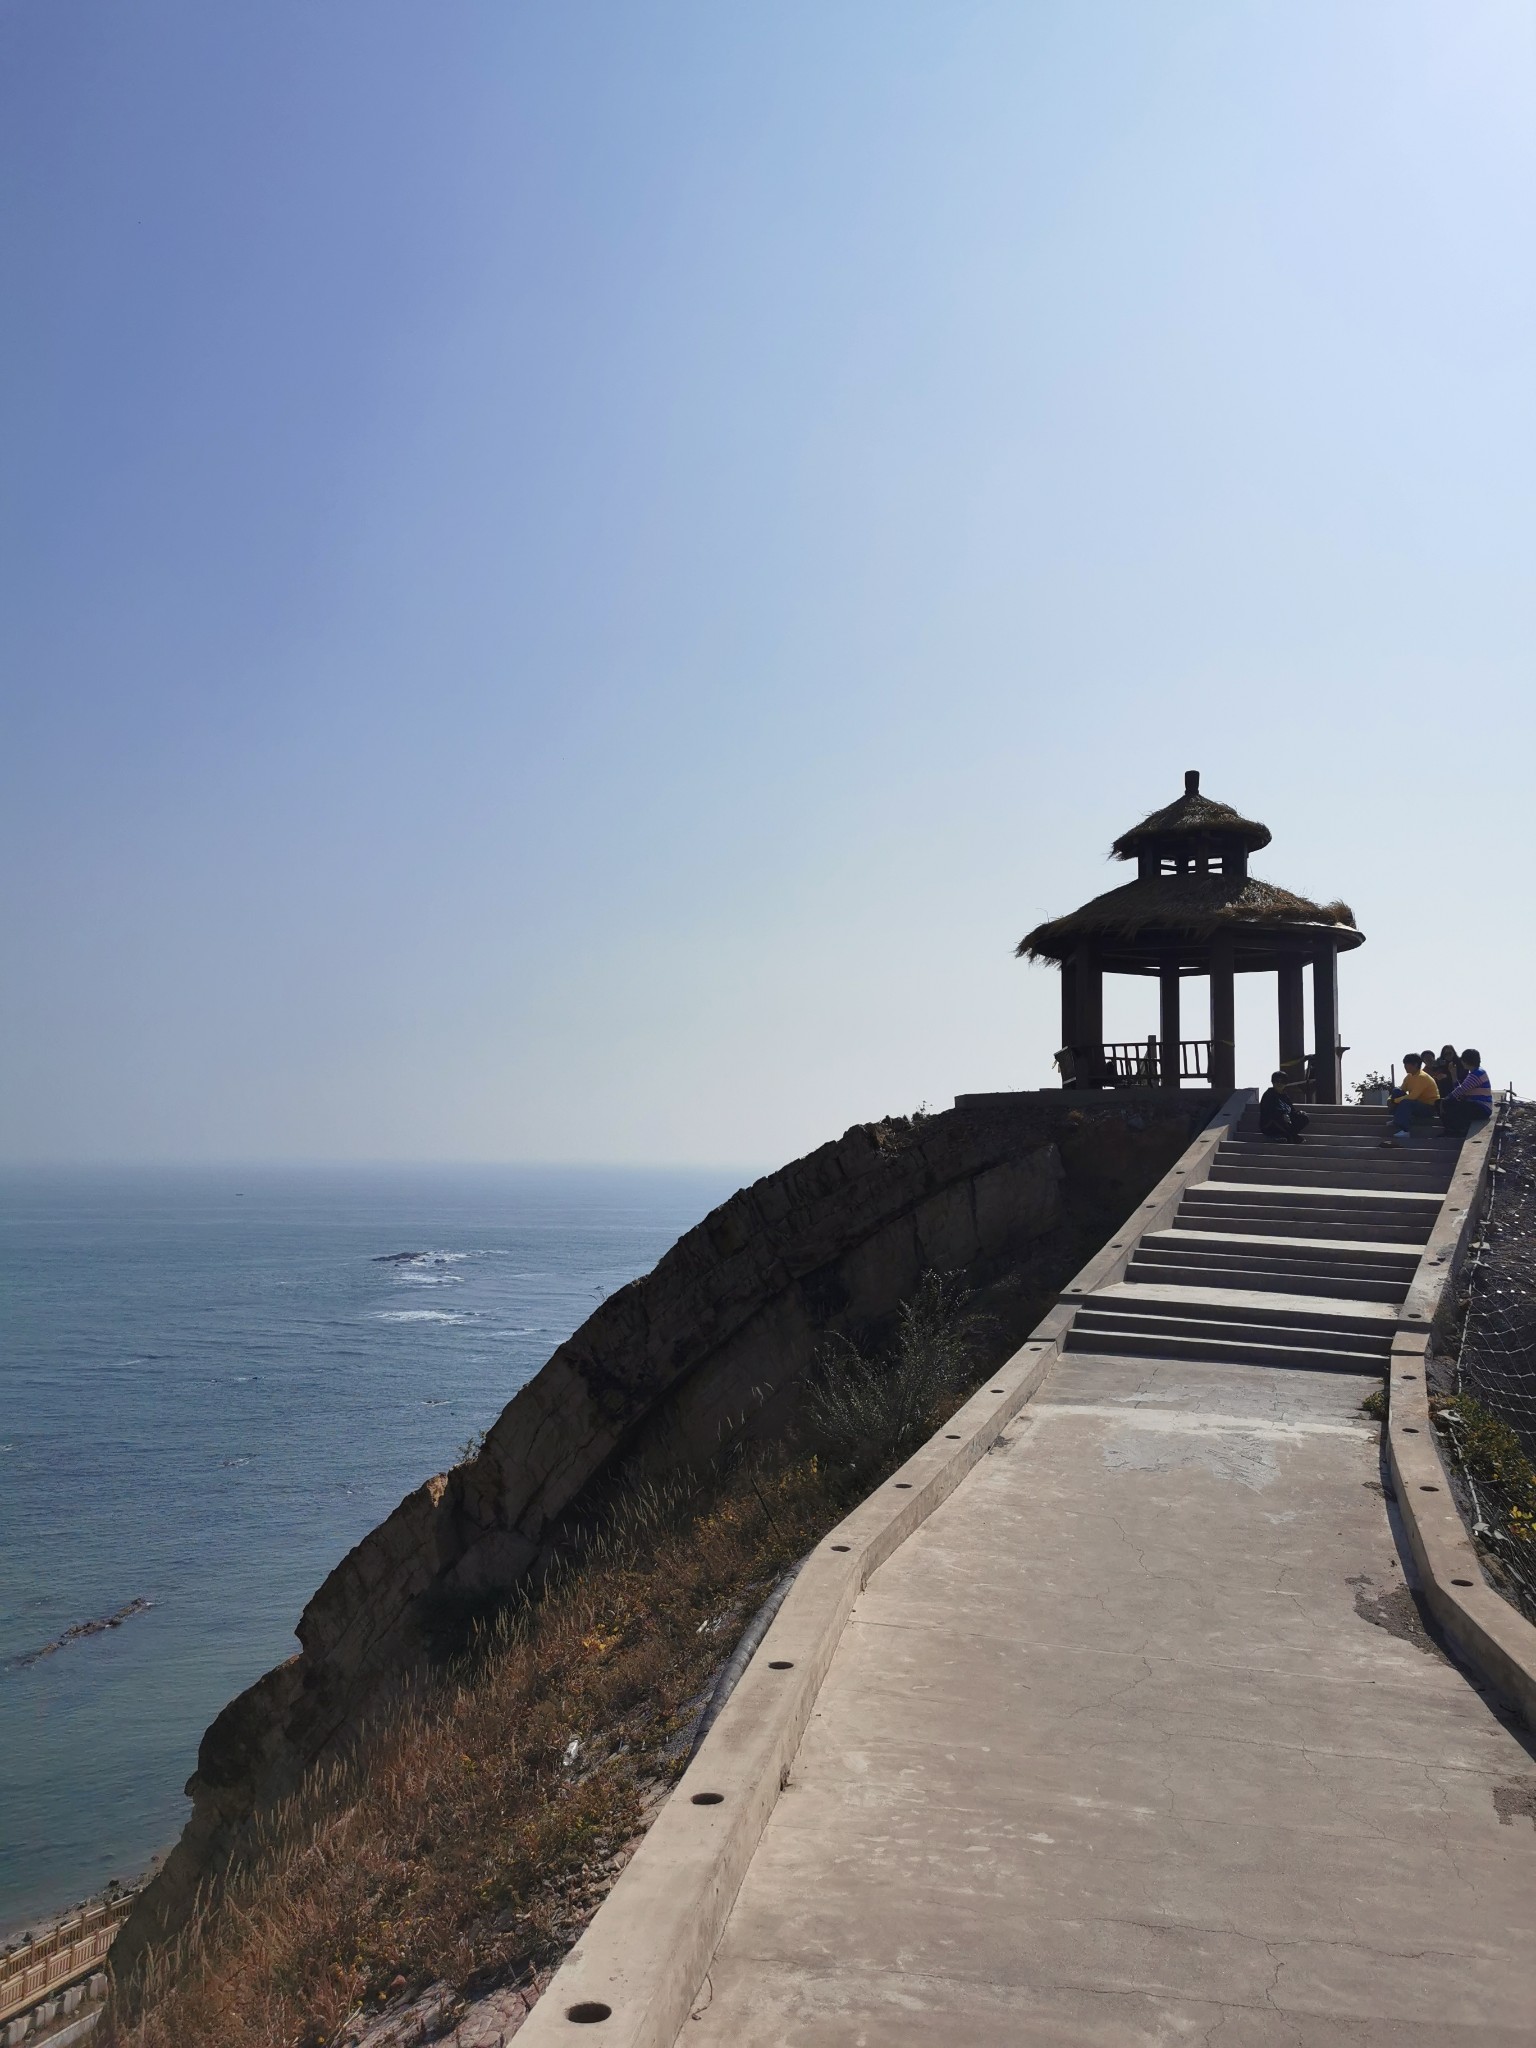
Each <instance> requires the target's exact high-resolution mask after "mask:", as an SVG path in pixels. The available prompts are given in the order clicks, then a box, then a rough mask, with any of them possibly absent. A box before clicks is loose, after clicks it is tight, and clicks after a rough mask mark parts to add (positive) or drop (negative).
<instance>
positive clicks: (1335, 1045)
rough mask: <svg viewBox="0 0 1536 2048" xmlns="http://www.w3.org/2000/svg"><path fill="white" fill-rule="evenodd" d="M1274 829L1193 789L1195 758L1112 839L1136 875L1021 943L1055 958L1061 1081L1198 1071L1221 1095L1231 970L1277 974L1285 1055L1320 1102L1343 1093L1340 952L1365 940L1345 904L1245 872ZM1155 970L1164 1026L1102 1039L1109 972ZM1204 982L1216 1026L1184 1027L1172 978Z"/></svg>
mask: <svg viewBox="0 0 1536 2048" xmlns="http://www.w3.org/2000/svg"><path fill="white" fill-rule="evenodd" d="M1269 838H1270V835H1269V828H1268V826H1266V825H1261V824H1259V823H1258V822H1257V820H1256V819H1253V818H1244V817H1242V816H1240V815H1239V813H1238V812H1236V811H1234V810H1233V809H1232V808H1231V806H1230V805H1229V804H1221V803H1217V802H1215V801H1214V800H1213V799H1212V798H1211V797H1208V796H1202V795H1201V793H1200V775H1199V771H1198V770H1197V769H1193V768H1191V769H1190V770H1189V771H1188V773H1187V774H1186V775H1185V777H1184V794H1183V796H1181V797H1180V798H1179V799H1178V801H1177V802H1176V803H1171V804H1168V805H1167V806H1166V807H1165V808H1164V809H1163V810H1160V811H1154V812H1153V813H1152V815H1151V816H1150V817H1148V818H1144V819H1143V820H1142V822H1141V823H1140V824H1139V825H1136V826H1133V827H1132V829H1131V830H1130V831H1129V832H1122V833H1121V835H1120V837H1119V838H1118V839H1117V840H1116V841H1115V843H1114V847H1113V848H1112V851H1113V854H1114V857H1115V858H1116V859H1117V860H1125V861H1129V860H1134V861H1135V862H1136V863H1137V876H1136V880H1135V881H1134V882H1127V883H1125V884H1124V885H1123V887H1121V888H1119V889H1111V890H1109V891H1108V892H1107V893H1106V894H1105V895H1103V896H1096V897H1094V899H1093V901H1092V902H1091V903H1085V904H1084V905H1083V907H1082V908H1081V909H1080V910H1074V911H1072V912H1071V914H1070V915H1069V916H1066V917H1057V918H1052V919H1051V920H1050V922H1049V923H1047V924H1042V925H1038V926H1036V928H1035V930H1034V931H1032V932H1030V933H1029V935H1028V936H1027V937H1026V938H1024V939H1022V940H1021V941H1020V943H1019V948H1018V951H1019V956H1020V957H1021V958H1022V959H1026V960H1054V961H1057V962H1058V963H1059V964H1060V967H1061V1016H1062V1031H1061V1036H1062V1049H1061V1051H1060V1052H1059V1053H1058V1054H1057V1055H1056V1062H1057V1065H1058V1066H1059V1067H1060V1069H1061V1075H1062V1081H1063V1083H1064V1085H1065V1086H1067V1087H1068V1088H1105V1087H1114V1086H1116V1085H1123V1084H1125V1083H1128V1082H1131V1083H1140V1084H1142V1085H1144V1086H1145V1085H1152V1086H1161V1087H1165V1088H1177V1087H1178V1086H1179V1085H1180V1082H1181V1081H1184V1080H1193V1081H1199V1082H1203V1083H1204V1084H1205V1085H1206V1086H1208V1087H1211V1088H1214V1089H1216V1090H1218V1091H1219V1092H1220V1093H1222V1094H1230V1093H1231V1091H1232V1089H1233V1088H1234V1087H1235V1086H1236V1085H1237V1083H1236V1046H1235V1043H1234V1023H1233V1018H1234V1008H1235V1005H1234V991H1233V976H1234V975H1237V974H1256V973H1269V972H1273V973H1274V974H1275V976H1276V978H1277V981H1278V985H1279V1005H1280V1064H1281V1065H1282V1066H1283V1067H1284V1068H1285V1069H1286V1071H1287V1072H1288V1073H1292V1074H1294V1075H1295V1077H1296V1080H1297V1082H1298V1083H1299V1084H1301V1085H1302V1089H1303V1091H1304V1092H1305V1093H1308V1094H1310V1095H1311V1097H1312V1099H1313V1100H1314V1101H1317V1102H1337V1101H1338V1100H1339V1096H1340V1072H1339V1058H1340V1054H1341V1053H1342V1051H1343V1050H1344V1048H1343V1047H1342V1046H1341V1045H1340V1044H1339V1030H1338V956H1339V955H1340V953H1347V952H1350V951H1351V950H1352V949H1353V948H1354V947H1356V946H1359V945H1363V944H1364V942H1365V935H1364V933H1363V932H1359V931H1357V930H1356V929H1355V918H1354V912H1353V911H1352V910H1351V909H1350V907H1349V905H1348V904H1347V903H1313V902H1312V901H1311V900H1310V899H1309V898H1307V897H1305V896H1298V895H1296V894H1295V893H1294V892H1293V891H1292V890H1290V889H1282V888H1280V887H1278V886H1277V885H1276V884H1275V883H1273V882H1261V881H1260V880H1259V879H1258V877H1257V876H1256V875H1250V874H1249V872H1248V856H1249V854H1250V853H1254V852H1257V851H1258V849H1259V848H1260V847H1263V846H1267V845H1268V844H1269ZM1308 965H1310V966H1311V968H1312V1011H1313V1028H1314V1034H1315V1039H1314V1042H1315V1048H1316V1049H1315V1050H1314V1051H1313V1052H1312V1053H1311V1054H1310V1055H1309V1054H1308V1053H1307V1052H1306V1050H1305V1032H1306V1009H1305V998H1304V991H1303V983H1302V974H1303V970H1304V968H1306V967H1307V966H1308ZM1106 974H1145V975H1154V974H1155V975H1156V976H1157V978H1158V987H1159V995H1160V1004H1159V1009H1160V1028H1159V1030H1158V1032H1157V1033H1156V1035H1155V1036H1148V1037H1147V1038H1146V1039H1145V1040H1134V1039H1133V1040H1131V1041H1129V1042H1127V1043H1123V1044H1122V1043H1119V1042H1116V1043H1113V1044H1106V1043H1105V1042H1104V976H1105V975H1106ZM1194 974H1204V975H1208V976H1209V977H1210V983H1211V1036H1210V1038H1209V1039H1207V1040H1201V1039H1181V1038H1180V1035H1179V984H1180V982H1181V980H1182V979H1183V978H1184V977H1185V976H1188V975H1194Z"/></svg>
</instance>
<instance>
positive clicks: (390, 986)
mask: <svg viewBox="0 0 1536 2048" xmlns="http://www.w3.org/2000/svg"><path fill="white" fill-rule="evenodd" d="M1533 116H1536V11H1533V9H1532V8H1531V7H1530V6H1529V5H1521V6H1515V5H1505V4H1497V0H1471V4H1467V5H1463V6H1458V7H1455V8H1452V7H1449V6H1446V5H1443V4H1442V5H1434V6H1422V5H1414V4H1407V5H1403V4H1392V5H1386V4H1379V5H1378V4H1367V0H1358V4H1353V0H1352V4H1348V5H1343V6H1341V5H1339V4H1337V0H1328V4H1307V0H1302V4H1287V5H1279V4H1264V5H1257V4H1245V0H1213V4H1204V0H1183V4H1179V5H1174V6H1169V7H1158V8H1151V7H1147V6H1145V5H1142V4H1139V0H1135V4H1130V0H1126V4H1114V0H1100V4H1093V0H1072V4H1066V0H1062V4H1055V5H1028V4H1023V0H1014V4H1011V5H982V4H969V0H930V4H923V5H916V4H902V0H880V4H861V0H834V4H831V5H829V4H827V0H816V4H809V0H807V4H795V0H781V4H774V5H760V6H737V7H722V6H720V5H718V4H704V0H700V4H694V5H659V4H645V0H635V4H626V5H623V6H620V5H617V4H607V5H592V4H582V0H559V4H558V5H557V4H553V0H549V4H542V5H532V4H512V0H497V4H495V5H489V4H485V5H476V4H468V0H464V4H457V0H435V4H431V5H429V4H427V0H417V4H414V5H402V4H395V0H367V4H366V5H365V4H362V0H327V4H325V5H324V6H316V5H315V4H313V0H304V4H285V0H267V4H264V5H262V6H261V7H245V8H235V7H208V6H206V5H203V4H197V5H194V4H191V0H136V4H135V5H134V6H132V7H123V6H120V5H117V4H108V0H48V4H43V0H27V4H16V0H4V4H0V252H3V261H4V273H5V275H6V277H7V280H8V289H7V291H6V293H5V296H4V306H3V309H0V322H3V325H0V347H3V350H4V376H3V378H0V412H3V420H0V431H3V448H4V461H3V475H0V688H3V692H4V703H3V728H0V730H3V737H4V744H3V747H0V859H3V863H4V874H5V877H6V889H5V898H6V901H5V911H4V919H5V922H4V931H3V934H0V943H3V945H4V949H5V958H6V962H7V972H6V974H5V976H4V989H3V992H0V1033H3V1038H4V1043H5V1046H6V1052H5V1057H4V1061H3V1065H0V1144H3V1146H4V1149H5V1152H6V1155H7V1156H9V1157H11V1158H15V1159H21V1160H71V1159H82V1160H83V1159H108V1158H111V1159H137V1158H146V1159H147V1158H154V1159H174V1158H189V1159H206V1158H269V1157H270V1158H330V1159H351V1158H382V1159H409V1158H417V1159H470V1158H487V1159H550V1160H554V1159H573V1160H583V1159H602V1160H649V1161H665V1160H678V1161H684V1160H686V1161H711V1162H714V1161H722V1162H731V1163H735V1162H742V1163H759V1164H771V1163H773V1162H775V1161H777V1160H779V1159H781V1158H784V1157H787V1156H790V1155H792V1154H794V1153H796V1152H799V1151H802V1150H805V1149H807V1148H808V1147H809V1146H811V1145H813V1144H815V1143H816V1142H818V1141H819V1140H821V1139H822V1138H824V1137H826V1136H829V1135H832V1134H835V1133H836V1132H838V1131H840V1130H841V1129H843V1128H844V1127H845V1126H846V1125H847V1124H849V1123H851V1122H853V1121H855V1120H856V1119H859V1118H863V1117H867V1116H873V1115H879V1114H881V1113H883V1112H887V1111H895V1110H905V1109H909V1108H911V1107H913V1106H914V1105H916V1104H917V1103H918V1102H920V1101H927V1102H929V1103H931V1104H941V1103H944V1102H947V1101H948V1100H949V1099H950V1098H951V1097H952V1096H953V1095H954V1094H955V1093H956V1092H957V1091H958V1090H969V1089H977V1088H996V1087H1021V1086H1038V1085H1042V1084H1044V1083H1046V1082H1047V1081H1048V1080H1049V1079H1050V1078H1051V1070H1050V1054H1051V1052H1052V1050H1053V1049H1054V1046H1055V1044H1056V1039H1057V1023H1056V1004H1057V992H1056V986H1055V976H1054V974H1052V973H1050V972H1049V971H1048V970H1042V969H1038V968H1036V969H1028V968H1026V967H1024V966H1023V965H1022V964H1020V963H1017V962H1015V961H1014V960H1013V959H1012V958H1011V950H1012V947H1013V945H1014V943H1015V942H1016V940H1017V939H1018V937H1019V935H1020V934H1021V933H1022V932H1023V931H1024V930H1026V929H1027V928H1028V927H1029V926H1030V925H1032V924H1033V923H1035V922H1036V921H1037V920H1038V919H1039V918H1040V917H1042V916H1044V915H1046V914H1050V913H1054V912H1058V911H1061V910H1065V909H1068V908H1070V907H1071V906H1072V905H1073V904H1075V903H1077V902H1079V901H1081V900H1083V899H1084V898H1085V897H1087V896H1089V895H1091V894H1094V893H1097V892H1098V891H1099V890H1101V889H1103V888H1106V887H1109V886H1111V885H1112V884H1113V883H1114V882H1115V881H1117V880H1119V879H1122V878H1123V870H1117V869H1107V868H1106V866H1105V864H1104V858H1103V857H1104V853H1105V851H1106V849H1107V846H1108V843H1109V841H1110V839H1111V838H1112V837H1113V836H1114V834H1115V833H1116V832H1118V831H1120V830H1123V829H1124V828H1125V827H1126V826H1127V825H1128V824H1130V823H1131V822H1132V821H1133V820H1134V819H1136V818H1137V817H1139V816H1140V815H1141V814H1142V813H1143V812H1145V811H1146V810H1148V809H1150V808H1152V807H1153V806H1154V805H1156V804H1159V803H1162V802H1166V801H1168V800H1170V799H1171V798H1172V797H1173V796H1174V795H1175V794H1176V793H1177V791H1178V789H1179V788H1180V786H1181V777H1182V771H1183V770H1184V769H1185V768H1186V767H1191V766H1198V767H1199V768H1200V769H1201V770H1202V771H1203V779H1204V783H1205V786H1206V788H1207V789H1208V790H1210V791H1211V792H1212V793H1214V794H1216V795H1218V796H1221V797H1224V798H1226V799H1228V800H1229V801H1232V802H1234V803H1236V804H1237V805H1238V806H1239V807H1240V808H1242V809H1243V810H1245V811H1246V812H1248V813H1250V814H1252V815H1257V816H1259V817H1262V818H1264V819H1266V820H1267V821H1268V823H1269V824H1270V826H1271V827H1272V829H1273V831H1274V835H1275V839H1274V844H1273V846H1272V847H1271V848H1270V849H1269V850H1268V851H1267V852H1266V853H1264V854H1263V855H1261V856H1259V858H1258V860H1257V862H1256V863H1255V865H1256V868H1257V869H1258V871H1259V872H1261V873H1264V874H1266V875H1269V876H1270V877H1272V878H1273V879H1275V880H1278V881H1283V882H1285V883H1287V884H1289V885H1291V886H1293V887H1298V888H1301V889H1304V890H1308V891H1309V892H1313V893H1321V894H1322V895H1324V896H1327V897H1332V896H1335V895H1342V896H1344V897H1346V898H1347V899H1348V900H1349V901H1350V902H1352V903H1353V904H1354V906H1355V909H1356V911H1357V914H1358V916H1359V919H1360V922H1361V924H1362V926H1363V928H1364V929H1365V930H1366V932H1367V933H1368V935H1369V943H1368V944H1367V946H1366V947H1365V948H1364V949H1363V951H1362V952H1360V953H1359V954H1357V955H1355V956H1353V957H1352V958H1351V959H1349V960H1347V961H1346V962H1345V964H1344V967H1343V970H1342V981H1343V1023H1344V1036H1345V1037H1346V1039H1348V1040H1349V1041H1350V1043H1351V1045H1352V1047H1353V1048H1354V1050H1353V1051H1352V1053H1351V1055H1350V1057H1349V1061H1348V1063H1347V1069H1348V1071H1352V1072H1353V1073H1354V1074H1356V1075H1358V1074H1359V1073H1360V1072H1361V1071H1363V1069H1364V1067H1366V1066H1368V1065H1376V1064H1385V1062H1386V1061H1387V1060H1388V1059H1390V1058H1393V1057H1396V1056H1398V1055H1400V1054H1401V1052H1402V1051H1403V1050H1404V1049H1405V1048H1406V1047H1408V1046H1410V1045H1416V1044H1420V1043H1427V1042H1429V1041H1430V1040H1433V1041H1434V1042H1435V1043H1436V1044H1438V1043H1439V1042H1440V1041H1441V1039H1442V1038H1445V1037H1454V1038H1456V1039H1458V1040H1459V1041H1465V1040H1467V1039H1468V1038H1476V1039H1477V1040H1478V1041H1479V1042H1480V1043H1481V1045H1482V1046H1483V1048H1484V1050H1485V1052H1486V1053H1487V1054H1488V1055H1489V1059H1490V1064H1491V1065H1492V1066H1493V1068H1494V1071H1495V1075H1496V1078H1498V1079H1500V1080H1503V1079H1505V1078H1513V1079H1514V1080H1515V1081H1516V1082H1517V1084H1521V1085H1523V1086H1525V1087H1529V1088H1536V1059H1533V1057H1532V1053H1533V1049H1536V1048H1533V1027H1532V1023H1531V1018H1532V1014H1533V1007H1536V1001H1533V999H1536V987H1533V974H1532V968H1531V948H1530V930H1531V922H1532V920H1531V913H1530V909H1529V895H1530V883H1531V868H1532V839H1533V822H1532V813H1533V802H1536V800H1533V797H1532V763H1533V761H1536V732H1533V723H1536V712H1533V695H1536V693H1533V690H1532V647H1533V632H1532V629H1533V625H1536V616H1533V614H1536V605H1533V564H1536V511H1533V477H1536V460H1533V457H1536V448H1533V440H1536V436H1533V391H1536V380H1533V378H1532V375H1531V364H1532V362H1533V361H1536V331H1533V330H1536V321H1533V309H1536V260H1533V259H1536V118H1533ZM1147 1002H1148V996H1147V991H1146V989H1145V987H1139V986H1138V985H1136V984H1126V985H1123V986H1120V987H1118V988H1116V987H1115V985H1113V984H1112V995H1111V1000H1110V1005H1109V1010H1108V1023H1109V1027H1110V1028H1111V1029H1114V1030H1116V1031H1124V1032H1125V1033H1126V1034H1127V1035H1129V1034H1130V1033H1131V1032H1133V1031H1141V1030H1145V1029H1146V1028H1147V1027H1148V1026H1149V1024H1150V1023H1151V1021H1152V1018H1151V1016H1150V1014H1149V1012H1148V1010H1147ZM1271 1008H1272V984H1271V983H1269V982H1268V981H1267V980H1264V981H1262V982H1261V981H1259V980H1258V979H1257V978H1255V979H1254V980H1253V981H1252V982H1251V983H1245V984H1244V985H1243V987H1242V991H1241V1001H1240V1010H1239V1027H1240V1038H1241V1041H1242V1042H1241V1044H1240V1049H1239V1063H1240V1074H1241V1077H1242V1078H1245V1079H1247V1078H1254V1077H1258V1076H1260V1075H1261V1073H1262V1071H1263V1070H1264V1069H1266V1068H1267V1066H1268V1065H1269V1063H1270V1061H1271V1059H1272V1057H1273V1035H1274V1034H1273V1023H1272V1017H1271Z"/></svg>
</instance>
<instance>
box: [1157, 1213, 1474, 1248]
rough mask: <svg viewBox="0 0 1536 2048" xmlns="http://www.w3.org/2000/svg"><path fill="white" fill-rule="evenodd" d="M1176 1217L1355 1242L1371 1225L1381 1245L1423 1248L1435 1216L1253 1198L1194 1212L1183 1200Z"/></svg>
mask: <svg viewBox="0 0 1536 2048" xmlns="http://www.w3.org/2000/svg"><path fill="white" fill-rule="evenodd" d="M1177 1221H1178V1222H1179V1223H1180V1224H1183V1225H1186V1226H1187V1227H1192V1228H1196V1229H1199V1230H1202V1231H1217V1232H1231V1233H1233V1234H1234V1235H1236V1236H1239V1237H1266V1236H1274V1237H1282V1238H1288V1239H1295V1238H1297V1237H1299V1236H1301V1235H1302V1234H1303V1233H1305V1235H1306V1236H1307V1237H1309V1238H1328V1237H1336V1238H1341V1239H1344V1240H1347V1241H1349V1242H1351V1243H1353V1242H1354V1241H1355V1240H1357V1239H1358V1238H1359V1235H1360V1232H1361V1230H1362V1228H1368V1229H1369V1230H1370V1232H1371V1235H1372V1237H1373V1238H1374V1239H1375V1240H1376V1242H1377V1243H1378V1244H1381V1245H1393V1244H1402V1245H1414V1246H1417V1247H1419V1248H1420V1249H1422V1248H1423V1246H1424V1245H1425V1244H1426V1243H1427V1242H1428V1241H1429V1233H1430V1228H1431V1224H1432V1222H1433V1218H1431V1219H1429V1220H1428V1221H1423V1220H1420V1219H1418V1218H1415V1217H1412V1216H1404V1217H1401V1218H1398V1217H1393V1218H1392V1219H1391V1220H1390V1221H1389V1220H1388V1219H1386V1218H1384V1217H1368V1218H1364V1219H1362V1218H1361V1217H1360V1215H1359V1214H1358V1213H1357V1212H1353V1211H1349V1210H1343V1209H1340V1210H1327V1209H1301V1208H1289V1207H1286V1208H1282V1207H1280V1206H1279V1205H1278V1204H1277V1205H1276V1206H1275V1207H1274V1208H1273V1209H1264V1208H1259V1207H1257V1206H1256V1205H1255V1204H1253V1203H1251V1202H1244V1203H1241V1204H1234V1205H1233V1207H1231V1208H1230V1209H1227V1208H1219V1207H1215V1206H1213V1205H1211V1204H1209V1203H1206V1204H1202V1205H1201V1207H1200V1208H1199V1209H1197V1210H1195V1211H1193V1212H1191V1211H1190V1210H1189V1208H1188V1206H1187V1205H1185V1204H1181V1205H1180V1208H1179V1213H1178V1217H1177Z"/></svg>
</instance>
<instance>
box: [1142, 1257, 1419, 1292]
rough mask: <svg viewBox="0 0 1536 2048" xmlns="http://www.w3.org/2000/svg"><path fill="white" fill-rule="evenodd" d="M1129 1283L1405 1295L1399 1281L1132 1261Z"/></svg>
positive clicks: (1172, 1261)
mask: <svg viewBox="0 0 1536 2048" xmlns="http://www.w3.org/2000/svg"><path fill="white" fill-rule="evenodd" d="M1125 1277H1126V1279H1127V1280H1129V1281H1133V1282H1136V1283H1138V1284H1145V1285H1148V1286H1164V1285H1168V1286H1179V1287H1233V1288H1245V1289H1247V1288H1266V1289H1268V1290H1270V1291H1271V1292H1273V1293H1277V1294H1316V1295H1332V1296H1336V1297H1337V1298H1338V1299H1339V1300H1341V1301H1379V1302H1386V1303H1397V1302H1401V1301H1402V1300H1403V1298H1404V1297H1405V1296H1406V1294H1407V1292H1408V1284H1407V1282H1406V1281H1403V1280H1375V1279H1369V1278H1364V1277H1361V1276H1359V1275H1354V1274H1352V1275H1350V1276H1349V1277H1348V1278H1344V1279H1339V1278H1335V1277H1334V1276H1333V1275H1331V1274H1319V1273H1287V1272H1283V1271H1281V1272H1266V1271H1265V1270H1264V1269H1263V1268H1255V1267H1249V1266H1237V1267H1222V1266H1196V1265H1189V1264H1186V1263H1184V1262H1183V1261H1181V1260H1178V1259H1172V1258H1170V1259H1159V1260H1156V1261H1155V1262H1154V1261H1150V1260H1146V1259H1142V1258H1140V1257H1137V1258H1133V1259H1132V1260H1131V1263H1130V1265H1129V1266H1128V1267H1127V1268H1126V1273H1125Z"/></svg>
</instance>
